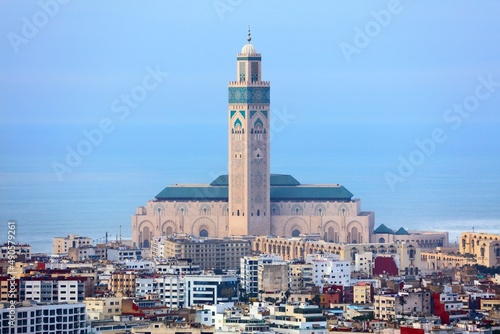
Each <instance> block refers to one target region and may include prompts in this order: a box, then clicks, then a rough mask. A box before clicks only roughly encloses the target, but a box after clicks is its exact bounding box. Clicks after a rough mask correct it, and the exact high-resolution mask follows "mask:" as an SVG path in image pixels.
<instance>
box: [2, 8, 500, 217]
mask: <svg viewBox="0 0 500 334" xmlns="http://www.w3.org/2000/svg"><path fill="white" fill-rule="evenodd" d="M0 9H1V12H2V20H1V21H0V36H1V38H0V110H1V113H0V130H1V133H0V140H1V141H0V158H1V159H2V160H4V161H3V163H2V171H3V172H12V171H14V172H16V171H22V170H24V169H29V168H30V167H29V166H33V170H37V171H43V172H46V173H47V174H48V175H51V177H52V178H54V179H56V178H55V176H54V175H55V174H54V165H53V164H54V162H57V163H61V164H62V165H64V166H66V167H68V168H70V169H71V173H69V172H68V173H66V174H65V175H64V177H67V176H68V177H69V176H74V175H77V173H78V172H83V171H86V172H89V171H91V169H89V168H88V166H91V165H92V162H94V163H95V164H94V165H99V164H103V163H104V162H102V161H99V160H98V159H99V157H109V156H111V155H113V154H116V153H121V154H123V153H126V154H130V157H133V159H131V160H134V159H136V158H137V160H139V157H140V158H141V159H142V158H143V156H144V155H147V154H149V155H150V156H151V155H158V156H168V157H169V158H171V160H175V161H178V163H179V166H182V164H183V163H187V162H189V163H193V162H194V161H198V160H196V159H197V158H193V155H195V154H196V153H198V152H201V153H203V152H204V154H205V156H204V157H207V156H214V155H215V156H217V161H219V162H218V163H214V164H213V165H210V164H211V163H213V161H210V160H208V161H207V162H206V163H203V166H200V168H208V169H209V170H212V171H214V172H213V173H210V175H207V173H206V172H205V173H204V174H202V175H201V174H200V175H199V176H198V175H194V176H193V175H185V177H183V178H182V180H180V181H185V182H187V181H190V180H191V179H194V180H193V181H205V182H210V181H211V179H212V176H213V175H216V171H219V169H221V170H223V168H224V166H226V164H227V160H226V154H227V153H226V152H227V151H226V150H227V138H226V126H227V124H226V116H227V81H229V80H235V79H236V73H235V72H236V64H235V61H236V54H237V53H238V52H239V51H240V50H241V47H242V46H243V45H244V44H245V43H246V37H247V36H246V34H247V29H248V25H250V26H251V31H252V43H253V44H254V45H255V47H256V48H257V50H258V51H259V52H260V53H262V57H263V72H262V73H263V74H262V75H263V79H264V80H270V81H271V87H272V88H271V104H272V108H273V109H272V111H273V115H275V117H277V118H276V119H275V122H274V126H275V128H274V131H273V137H274V138H273V142H272V154H273V160H272V167H273V169H274V170H273V171H274V172H287V170H284V169H285V168H287V169H289V170H290V171H291V172H293V171H294V168H295V167H294V161H297V160H299V163H300V164H301V166H302V167H301V168H307V166H304V164H305V161H309V160H308V159H321V158H322V157H324V156H325V155H327V156H329V157H332V156H336V154H338V153H339V152H341V153H342V154H340V155H339V156H338V159H339V160H342V159H344V158H343V157H345V155H344V154H347V155H349V154H350V155H356V154H359V155H361V156H364V155H365V154H367V153H372V152H373V151H374V150H377V151H380V152H381V154H387V155H388V161H387V166H388V167H387V168H386V170H387V171H390V172H391V173H393V174H394V175H395V176H396V177H398V176H399V177H403V178H406V176H404V175H403V176H401V173H399V172H398V171H397V168H398V164H399V163H400V162H399V160H398V159H399V156H402V157H404V158H405V159H414V161H418V159H419V156H418V154H417V155H414V156H412V152H414V151H415V150H419V146H418V145H417V144H416V143H415V141H416V140H417V141H420V142H421V143H422V142H424V143H425V140H427V139H429V138H431V139H429V140H432V141H433V142H434V145H435V146H436V147H438V148H439V149H440V150H441V152H445V151H446V150H448V151H449V152H459V151H461V150H464V151H466V152H469V153H470V152H472V153H474V152H477V153H478V154H483V153H484V154H488V155H492V156H500V148H499V147H500V135H499V133H500V110H499V106H500V20H499V13H500V2H499V1H493V0H491V1H486V0H485V1H475V0H470V1H459V0H453V1H451V0H450V1H434V0H432V1H423V0H419V1H417V0H415V1H408V0H401V1H332V0H327V1H258V0H252V1H249V0H207V1H202V0H199V1H188V0H179V1H165V0H162V1H125V0H120V1H91V0H85V1H77V0H72V1H69V0H64V1H63V0H40V1H17V0H12V1H6V0H1V1H0ZM167 73H168V74H167ZM134 94H135V95H134ZM127 96H128V97H127ZM130 96H132V100H130V98H131V97H130ZM134 96H135V97H134ZM455 105H457V106H458V107H457V106H455ZM389 128H390V129H392V130H391V131H388V129H389ZM95 129H100V130H99V131H101V132H102V133H103V136H102V138H101V137H99V136H97V135H96V137H93V138H94V140H95V141H96V143H97V144H95V145H94V146H93V147H91V148H90V149H91V150H92V155H91V156H89V157H86V158H84V159H82V161H80V162H75V163H74V166H69V165H68V164H67V162H65V159H66V156H67V154H68V147H69V148H71V149H74V150H77V149H78V145H80V144H81V143H82V142H83V141H85V140H87V139H86V138H87V137H86V136H85V134H84V132H85V131H86V133H87V134H89V133H90V135H89V136H92V133H94V134H95V132H92V131H93V130H95ZM398 129H399V130H398ZM436 131H437V132H436ZM443 138H446V139H443ZM440 141H445V142H440ZM81 145H83V146H81V147H79V148H80V149H81V150H86V149H89V148H88V147H87V148H86V147H84V144H81ZM422 145H424V144H422ZM431 146H432V145H431ZM429 147H430V146H427V148H428V149H429V150H431V148H429ZM215 148H217V149H215ZM420 150H425V145H424V149H420ZM433 150H434V149H433ZM433 150H432V151H433ZM436 150H437V148H436ZM384 152H385V153H384ZM16 155H17V156H23V157H24V158H23V159H24V160H22V163H20V162H19V161H17V160H16V161H14V160H13V161H12V162H10V161H7V158H8V157H11V156H16ZM429 155H432V153H431V154H429ZM34 156H38V157H41V160H37V162H33V161H31V158H32V157H34ZM186 157H191V160H185V159H187V158H186ZM302 157H306V158H307V159H302ZM297 158H299V159H297ZM103 159H104V158H103ZM183 159H184V160H183ZM427 159H428V160H429V161H430V158H429V157H427ZM30 161H31V162H30ZM103 161H108V160H103ZM109 161H110V160H109ZM109 161H108V162H109ZM314 161H320V160H314ZM155 162H156V161H155V160H154V159H153V160H152V161H151V163H150V165H151V166H153V165H154V164H155ZM133 163H134V162H133V161H132V162H128V164H130V169H131V170H133V169H134V168H138V167H137V166H138V165H134V164H133ZM143 163H144V164H145V165H147V164H148V163H147V162H144V161H143ZM348 163H349V161H348V160H346V161H345V164H348ZM30 164H31V165H30ZM367 165H368V166H369V165H370V162H369V161H368V162H367ZM275 167H276V168H275ZM313 167H318V166H315V163H311V164H310V168H311V169H312V168H313ZM113 168H115V167H113ZM116 168H117V171H118V167H116ZM141 168H144V165H141ZM368 168H369V167H368ZM156 169H157V166H155V170H156ZM297 170H298V169H297ZM212 174H213V175H212ZM403 174H404V173H403ZM3 175H4V176H3V177H5V175H6V174H3ZM386 178H387V175H384V174H383V173H380V179H381V180H382V181H384V179H386ZM320 179H325V181H326V182H341V183H344V182H345V180H342V179H341V180H338V179H336V178H335V176H334V175H333V176H332V175H328V176H327V177H325V175H317V178H315V177H311V179H310V181H318V180H320ZM168 181H169V180H168ZM168 181H166V183H170V182H168ZM305 181H307V180H305ZM395 182H397V181H395ZM381 183H384V182H381ZM385 183H387V182H385ZM389 183H390V182H389ZM389 183H387V184H386V186H387V187H385V189H384V191H390V190H391V189H390V188H391V187H390V184H389ZM402 184H407V183H404V182H401V183H397V185H398V186H399V185H402ZM165 185H166V184H165ZM346 186H347V188H348V189H350V187H349V185H348V184H347V185H346ZM162 187H163V184H161V185H159V186H158V192H159V191H160V190H161V188H162ZM154 195H155V193H151V197H153V196H154ZM127 210H133V208H128V209H127Z"/></svg>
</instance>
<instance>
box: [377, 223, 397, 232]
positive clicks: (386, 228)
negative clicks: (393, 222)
mask: <svg viewBox="0 0 500 334" xmlns="http://www.w3.org/2000/svg"><path fill="white" fill-rule="evenodd" d="M373 234H394V231H393V230H391V229H390V228H388V227H387V226H385V225H384V224H381V225H380V226H379V227H377V228H376V229H375V231H373Z"/></svg>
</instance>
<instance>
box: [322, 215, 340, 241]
mask: <svg viewBox="0 0 500 334" xmlns="http://www.w3.org/2000/svg"><path fill="white" fill-rule="evenodd" d="M323 233H324V234H325V237H326V239H325V241H328V242H339V238H340V237H339V236H340V225H339V223H337V222H336V221H334V220H329V221H327V222H326V223H325V224H324V225H323Z"/></svg>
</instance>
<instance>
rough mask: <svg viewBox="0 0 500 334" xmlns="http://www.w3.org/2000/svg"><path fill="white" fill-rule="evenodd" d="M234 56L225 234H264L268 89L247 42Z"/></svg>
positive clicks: (256, 55)
mask: <svg viewBox="0 0 500 334" xmlns="http://www.w3.org/2000/svg"><path fill="white" fill-rule="evenodd" d="M247 40H248V44H246V45H245V46H244V47H243V48H242V49H241V53H239V54H238V56H237V64H236V73H237V75H236V81H230V82H229V88H228V90H229V96H228V104H229V110H228V119H229V124H228V137H229V150H228V152H229V159H228V160H229V212H228V214H229V233H230V234H231V235H269V234H270V233H271V214H270V161H269V152H270V147H269V139H270V133H269V132H270V131H269V130H270V128H269V124H270V116H271V115H270V109H269V103H270V84H269V81H262V77H261V55H260V54H259V53H257V51H256V49H255V47H254V46H253V45H252V44H251V43H250V42H251V40H252V38H251V36H250V29H249V30H248V38H247Z"/></svg>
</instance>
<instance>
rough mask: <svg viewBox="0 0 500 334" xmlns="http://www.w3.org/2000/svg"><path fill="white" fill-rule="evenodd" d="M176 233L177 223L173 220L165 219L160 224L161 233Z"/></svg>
mask: <svg viewBox="0 0 500 334" xmlns="http://www.w3.org/2000/svg"><path fill="white" fill-rule="evenodd" d="M174 233H177V224H176V223H175V222H174V221H173V220H166V221H164V222H163V223H162V224H161V234H162V235H171V234H174Z"/></svg>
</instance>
